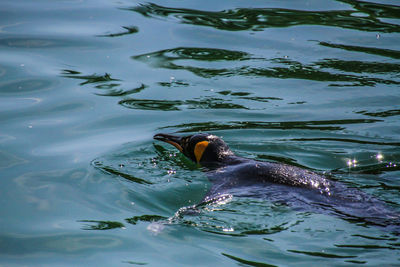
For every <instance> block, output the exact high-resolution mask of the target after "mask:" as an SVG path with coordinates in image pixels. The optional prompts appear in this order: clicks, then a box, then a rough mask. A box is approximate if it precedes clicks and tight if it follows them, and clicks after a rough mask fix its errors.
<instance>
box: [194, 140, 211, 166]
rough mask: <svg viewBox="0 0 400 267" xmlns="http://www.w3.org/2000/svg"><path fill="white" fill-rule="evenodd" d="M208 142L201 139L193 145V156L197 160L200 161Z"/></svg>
mask: <svg viewBox="0 0 400 267" xmlns="http://www.w3.org/2000/svg"><path fill="white" fill-rule="evenodd" d="M208 144H209V143H208V142H207V141H202V142H198V143H197V144H196V146H195V147H194V156H195V157H196V161H197V162H200V160H201V157H202V156H203V153H204V151H205V150H206V148H207V146H208Z"/></svg>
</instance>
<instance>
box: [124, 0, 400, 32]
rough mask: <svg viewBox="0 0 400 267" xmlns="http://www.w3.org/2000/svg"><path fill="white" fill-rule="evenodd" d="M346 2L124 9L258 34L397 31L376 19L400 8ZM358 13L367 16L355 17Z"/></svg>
mask: <svg viewBox="0 0 400 267" xmlns="http://www.w3.org/2000/svg"><path fill="white" fill-rule="evenodd" d="M343 2H345V3H350V4H351V5H352V6H353V8H354V9H356V11H354V10H332V11H305V10H294V9H282V8H236V9H228V10H223V11H216V12H212V11H202V10H196V9H185V8H171V7H166V6H161V5H157V4H153V3H148V4H142V5H139V6H136V7H132V8H128V9H127V10H131V11H134V12H137V13H140V14H142V15H143V16H146V17H155V18H163V19H170V18H173V21H178V22H179V23H185V24H192V25H196V26H198V25H201V26H208V27H213V28H215V29H219V30H226V31H245V30H252V31H259V30H262V29H264V28H272V27H273V28H280V27H282V28H283V27H293V26H299V25H322V26H330V27H340V28H344V29H356V30H361V31H373V32H376V31H379V32H388V33H390V32H400V28H399V25H397V24H392V23H387V22H383V21H381V20H379V19H376V17H380V18H396V19H398V18H399V16H398V15H397V14H400V8H399V7H397V6H394V5H384V4H371V3H367V2H361V3H358V4H357V3H354V2H353V1H351V2H350V1H343ZM358 12H361V13H365V14H367V15H366V16H358V15H357V14H358Z"/></svg>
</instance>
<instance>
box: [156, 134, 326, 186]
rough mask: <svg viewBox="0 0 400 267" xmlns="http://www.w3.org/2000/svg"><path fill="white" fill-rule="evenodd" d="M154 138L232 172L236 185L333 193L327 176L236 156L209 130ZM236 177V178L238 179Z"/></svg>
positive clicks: (204, 163)
mask: <svg viewBox="0 0 400 267" xmlns="http://www.w3.org/2000/svg"><path fill="white" fill-rule="evenodd" d="M154 139H156V140H160V141H163V142H167V143H169V144H171V145H173V146H175V147H176V148H177V149H178V150H179V151H181V152H182V153H183V154H184V155H185V156H186V157H188V158H190V159H191V160H193V161H194V162H196V163H199V164H200V165H201V166H203V167H206V168H208V170H215V169H218V172H217V173H216V174H215V175H214V176H218V173H224V174H225V175H226V174H229V176H230V180H231V181H230V182H231V183H232V185H235V183H236V184H238V183H241V184H243V183H253V184H254V183H276V184H284V185H289V186H297V187H307V188H312V189H316V190H319V191H320V192H321V193H325V194H329V193H330V192H329V188H330V185H331V183H330V181H329V180H328V179H326V178H324V177H323V176H321V175H319V174H317V173H315V172H312V171H309V170H306V169H302V168H299V167H295V166H290V165H286V164H281V163H272V162H262V161H256V160H252V159H247V158H243V157H239V156H236V155H235V154H234V153H233V152H232V150H230V148H229V147H228V145H227V144H226V143H225V142H224V141H223V140H222V139H221V138H219V137H217V136H215V135H211V134H207V133H199V134H195V135H190V136H184V137H179V136H174V135H168V134H156V135H155V136H154ZM235 178H236V179H235Z"/></svg>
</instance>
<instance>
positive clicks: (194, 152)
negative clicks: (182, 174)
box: [154, 133, 233, 164]
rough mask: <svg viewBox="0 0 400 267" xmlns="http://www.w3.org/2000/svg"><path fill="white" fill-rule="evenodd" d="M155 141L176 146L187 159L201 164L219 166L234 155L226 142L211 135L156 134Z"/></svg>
mask: <svg viewBox="0 0 400 267" xmlns="http://www.w3.org/2000/svg"><path fill="white" fill-rule="evenodd" d="M154 139H156V140H160V141H163V142H166V143H169V144H171V145H173V146H175V147H176V148H177V149H178V150H179V151H181V152H182V153H183V154H184V155H185V156H186V157H188V158H190V159H191V160H192V161H194V162H196V163H200V164H217V163H220V162H222V161H223V160H224V159H225V158H226V157H227V156H229V155H233V153H232V151H231V150H230V149H229V147H228V145H227V144H225V142H224V141H223V140H222V139H221V138H219V137H217V136H215V135H211V134H207V133H199V134H194V135H188V136H175V135H169V134H162V133H160V134H156V135H155V136H154Z"/></svg>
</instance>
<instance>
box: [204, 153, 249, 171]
mask: <svg viewBox="0 0 400 267" xmlns="http://www.w3.org/2000/svg"><path fill="white" fill-rule="evenodd" d="M244 161H246V159H245V158H242V157H238V156H236V155H235V154H233V153H229V154H226V155H221V156H220V157H219V159H218V160H217V161H212V162H210V161H205V162H200V165H201V166H203V167H206V168H207V169H210V170H212V169H216V168H220V167H224V166H229V165H236V164H240V163H243V162H244Z"/></svg>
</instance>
